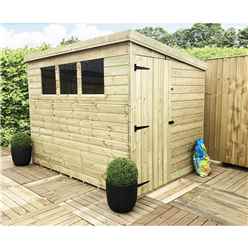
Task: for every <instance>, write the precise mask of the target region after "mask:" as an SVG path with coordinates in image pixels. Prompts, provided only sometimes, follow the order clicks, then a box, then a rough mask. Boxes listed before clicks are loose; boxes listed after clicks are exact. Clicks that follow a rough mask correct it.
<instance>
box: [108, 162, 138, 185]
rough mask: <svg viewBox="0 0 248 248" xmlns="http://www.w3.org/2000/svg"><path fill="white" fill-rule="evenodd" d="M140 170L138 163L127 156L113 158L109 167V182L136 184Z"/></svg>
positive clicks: (114, 183) (113, 183)
mask: <svg viewBox="0 0 248 248" xmlns="http://www.w3.org/2000/svg"><path fill="white" fill-rule="evenodd" d="M137 179H138V170H137V167H136V164H135V163H134V162H133V161H132V160H130V159H127V158H116V159H114V160H112V161H111V162H110V163H109V165H108V169H107V182H108V183H109V184H111V185H114V186H129V185H136V184H137Z"/></svg>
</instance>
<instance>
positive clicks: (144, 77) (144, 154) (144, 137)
mask: <svg viewBox="0 0 248 248" xmlns="http://www.w3.org/2000/svg"><path fill="white" fill-rule="evenodd" d="M148 59H149V58H147V57H142V63H141V65H142V66H145V67H148ZM140 71H141V98H142V99H141V126H146V125H149V124H148V118H147V117H148V110H149V109H148V92H147V90H148V86H147V85H148V84H149V83H150V82H149V78H148V75H149V72H148V73H145V72H144V71H142V70H140ZM138 132H139V133H140V134H141V147H142V148H141V166H142V172H141V173H142V174H141V175H142V181H145V180H147V179H148V166H149V165H148V132H149V128H144V129H141V130H139V131H138ZM138 132H137V133H138ZM146 189H147V185H145V186H143V187H142V188H141V192H143V193H144V192H146Z"/></svg>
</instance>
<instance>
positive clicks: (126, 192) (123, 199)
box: [106, 181, 149, 213]
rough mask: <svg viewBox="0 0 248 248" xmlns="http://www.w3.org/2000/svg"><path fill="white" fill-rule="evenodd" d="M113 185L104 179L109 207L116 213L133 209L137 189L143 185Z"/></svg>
mask: <svg viewBox="0 0 248 248" xmlns="http://www.w3.org/2000/svg"><path fill="white" fill-rule="evenodd" d="M148 182H149V181H147V182H144V183H141V184H137V183H136V184H134V185H129V186H115V185H111V184H110V183H108V181H106V193H107V202H108V205H109V207H110V208H111V209H112V210H113V211H114V212H117V213H126V212H129V211H131V210H132V209H133V207H134V206H135V203H136V201H137V189H138V187H140V186H142V185H144V184H145V183H148Z"/></svg>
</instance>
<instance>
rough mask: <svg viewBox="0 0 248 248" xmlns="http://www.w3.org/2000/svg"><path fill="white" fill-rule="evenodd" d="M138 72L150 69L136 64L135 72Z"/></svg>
mask: <svg viewBox="0 0 248 248" xmlns="http://www.w3.org/2000/svg"><path fill="white" fill-rule="evenodd" d="M137 70H150V68H148V67H144V66H139V65H137V64H134V71H137Z"/></svg>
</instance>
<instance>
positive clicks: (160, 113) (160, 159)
mask: <svg viewBox="0 0 248 248" xmlns="http://www.w3.org/2000/svg"><path fill="white" fill-rule="evenodd" d="M161 72H162V66H161V61H160V60H159V63H158V75H159V79H158V80H159V82H158V99H159V103H158V117H159V118H158V148H159V150H158V167H159V171H158V173H159V176H158V178H159V185H163V164H162V162H163V140H162V139H161V137H163V135H162V128H163V127H162V120H163V109H162V107H163V98H162V93H163V87H162V83H163V80H162V73H161Z"/></svg>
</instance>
